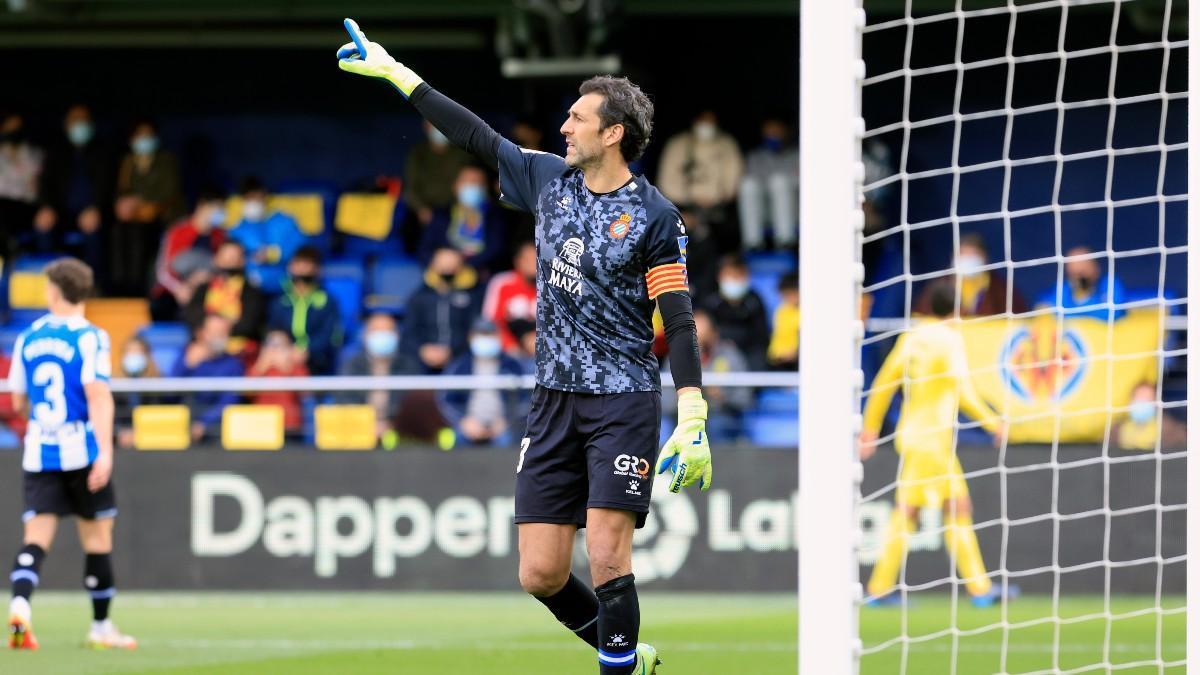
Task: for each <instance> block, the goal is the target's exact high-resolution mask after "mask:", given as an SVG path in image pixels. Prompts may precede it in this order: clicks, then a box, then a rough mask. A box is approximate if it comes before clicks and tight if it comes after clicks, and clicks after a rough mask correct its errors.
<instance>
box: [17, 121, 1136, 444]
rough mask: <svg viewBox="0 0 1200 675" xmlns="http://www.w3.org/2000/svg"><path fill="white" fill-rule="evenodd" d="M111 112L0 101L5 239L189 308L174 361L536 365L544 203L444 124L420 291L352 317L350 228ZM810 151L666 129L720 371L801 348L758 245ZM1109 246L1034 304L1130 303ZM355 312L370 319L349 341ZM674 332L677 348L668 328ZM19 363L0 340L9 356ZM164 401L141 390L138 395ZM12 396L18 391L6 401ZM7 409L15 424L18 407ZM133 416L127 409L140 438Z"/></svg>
mask: <svg viewBox="0 0 1200 675" xmlns="http://www.w3.org/2000/svg"><path fill="white" fill-rule="evenodd" d="M96 129H97V125H96V123H95V121H94V120H93V116H92V112H91V110H89V108H88V107H86V106H83V105H75V106H72V107H71V108H69V109H68V110H67V111H66V113H65V115H64V117H63V122H62V131H61V135H60V137H59V138H58V139H57V140H56V141H55V142H52V143H47V144H44V145H45V148H43V144H39V143H36V142H34V140H33V139H32V138H30V136H29V135H28V134H27V133H25V124H24V119H23V118H22V117H21V116H20V115H17V114H8V115H6V116H2V117H0V253H3V254H4V255H5V257H6V258H7V259H10V260H11V259H12V258H14V257H18V256H21V255H35V256H49V255H58V254H70V255H75V256H77V257H79V258H81V259H83V260H85V261H87V262H88V263H89V264H91V265H92V266H93V267H94V268H95V269H96V270H97V273H98V281H99V283H100V286H101V289H102V292H103V293H104V294H105V295H109V296H117V297H144V298H146V299H147V300H148V301H149V309H150V313H151V316H152V318H153V319H154V320H155V321H157V322H182V323H183V324H185V325H186V326H187V328H188V331H189V332H190V335H191V341H190V343H189V344H188V345H187V347H186V348H185V349H184V350H183V352H182V354H181V356H180V357H179V359H178V360H177V362H176V363H175V365H174V368H173V369H172V370H171V372H167V373H162V374H164V375H174V376H179V377H211V376H231V377H237V376H242V375H244V374H249V375H255V376H262V377H296V376H303V375H309V374H311V375H332V374H343V375H413V374H415V375H437V374H440V373H448V374H472V373H474V374H520V373H530V372H532V370H533V359H534V344H535V338H536V324H535V305H536V288H535V271H536V266H537V252H536V249H535V246H534V244H533V243H532V241H530V238H531V235H532V227H531V225H530V222H529V218H528V217H527V216H524V215H522V214H517V213H515V212H513V211H512V210H511V209H508V208H506V207H505V206H504V205H503V204H502V203H501V202H500V201H499V200H498V199H497V198H496V197H497V194H496V193H497V189H496V179H495V176H494V175H489V173H488V172H487V171H485V170H484V169H483V168H481V167H480V166H479V165H478V164H476V163H474V161H473V159H472V158H471V157H470V156H469V155H467V154H466V153H465V152H463V151H462V150H460V149H458V148H456V147H454V146H453V145H451V144H450V143H449V142H448V141H447V139H446V137H445V136H444V135H443V134H442V133H441V132H439V131H438V130H437V129H435V128H434V127H432V126H431V125H429V124H427V123H426V124H425V126H424V130H425V138H424V139H422V140H421V141H420V142H419V143H417V144H416V145H415V146H413V147H412V148H411V150H410V151H409V153H408V157H407V159H406V162H405V165H404V170H405V172H404V183H403V191H402V194H401V198H402V199H403V201H404V205H405V212H406V213H407V214H408V215H407V217H405V218H403V220H402V222H400V223H399V224H398V225H397V233H396V236H395V237H394V238H392V239H389V242H391V244H389V245H394V246H395V247H396V248H397V249H402V250H397V251H396V254H399V255H407V256H409V257H410V258H411V259H413V260H415V261H416V262H417V264H419V265H420V266H421V268H422V270H423V278H422V279H421V283H420V284H419V286H418V287H417V288H416V290H415V291H414V292H413V293H412V294H411V296H409V297H407V298H403V299H402V300H403V302H402V303H401V311H398V312H396V313H388V312H382V311H376V312H370V311H369V310H368V314H367V315H366V316H363V317H360V320H361V325H359V324H358V322H355V323H356V325H355V326H353V327H350V326H348V325H346V320H345V317H344V316H343V313H342V311H341V308H339V305H338V300H337V297H336V295H335V294H334V293H331V292H330V291H329V290H328V289H327V288H326V286H325V284H324V281H323V277H322V270H323V263H324V262H325V261H326V260H327V259H328V258H329V257H330V256H331V255H336V254H337V246H338V241H337V240H336V239H335V240H333V242H332V244H331V243H330V242H329V240H323V241H322V242H320V243H321V245H319V246H318V245H314V244H317V243H318V242H315V241H314V240H313V239H312V238H310V237H307V236H306V235H305V234H304V233H303V232H302V231H301V229H300V227H299V225H298V223H297V222H296V221H295V220H294V219H293V218H292V217H291V216H290V215H288V214H287V213H285V212H283V211H279V210H275V209H273V208H272V207H271V194H270V193H269V190H268V189H267V185H266V184H265V183H264V182H263V181H262V180H260V179H259V178H257V177H254V176H246V177H244V178H243V179H242V181H241V183H240V185H239V186H238V189H237V191H236V193H234V194H232V195H231V194H227V193H226V192H224V191H223V190H220V189H216V188H211V187H210V188H205V189H202V190H200V191H199V192H198V194H196V196H195V198H194V199H193V200H191V201H190V204H189V203H188V201H187V200H186V199H185V197H184V190H183V188H182V186H181V179H180V175H181V169H180V166H179V162H178V161H177V159H176V157H175V155H173V154H172V153H171V152H170V151H169V150H168V149H166V148H165V147H163V144H162V143H161V142H160V139H159V133H158V129H157V127H156V126H155V124H154V123H153V122H150V121H140V122H138V123H136V124H135V125H133V126H132V127H131V128H130V130H129V133H128V135H127V137H126V139H125V140H126V143H125V147H124V150H123V151H122V152H119V153H110V152H109V150H108V147H107V146H106V144H105V143H104V142H103V140H102V139H101V138H99V137H98V134H97V132H96ZM510 135H511V136H512V137H513V138H514V139H515V140H517V141H518V142H520V143H521V144H522V145H523V146H525V147H529V148H531V149H543V143H544V135H543V133H542V131H541V130H540V129H539V128H538V125H537V124H535V123H532V122H530V121H529V120H520V121H518V122H517V124H516V125H515V126H514V127H513V129H512V131H511V134H510ZM864 160H865V161H866V163H867V171H868V173H869V174H872V175H877V174H878V175H885V174H886V173H888V172H889V171H891V169H889V168H888V163H889V162H890V156H889V153H888V150H887V148H886V147H885V146H883V145H882V144H875V145H873V146H870V147H867V148H864ZM797 168H798V150H797V147H796V144H795V140H794V137H793V135H792V127H791V125H790V124H789V123H788V122H787V121H785V120H784V119H782V118H771V119H766V120H763V122H762V125H761V142H760V143H759V144H758V145H756V146H755V147H753V148H750V149H749V150H748V152H745V153H743V150H742V149H741V148H740V147H739V145H738V143H737V142H736V141H735V139H734V138H733V136H732V135H730V134H729V133H727V132H726V131H724V130H722V128H721V126H720V120H719V119H718V117H717V114H716V113H715V112H713V111H711V110H705V111H701V112H700V113H699V114H697V115H696V116H695V118H694V120H693V123H692V124H691V126H690V127H689V128H687V129H685V130H682V131H679V132H678V133H676V134H674V135H670V136H669V137H667V139H666V142H665V144H664V146H663V149H662V152H661V155H660V158H659V162H658V166H657V170H656V175H655V177H654V178H655V183H656V185H657V186H658V187H659V189H660V190H661V191H662V192H663V193H664V195H665V196H666V197H667V198H669V199H670V200H672V201H673V202H674V203H675V204H676V205H678V206H679V208H680V211H681V213H682V215H683V218H684V220H685V221H686V224H687V231H688V236H689V241H688V244H687V248H688V268H689V277H690V281H691V283H692V287H693V293H694V295H695V307H696V308H697V318H696V322H697V327H698V331H699V339H700V347H701V354H702V361H703V364H704V367H705V368H706V369H707V370H710V371H713V372H739V371H761V370H768V369H778V370H794V369H795V368H796V367H797V364H798V354H799V340H800V335H799V323H800V306H799V292H798V278H797V276H796V274H794V273H786V272H785V273H781V274H780V276H779V279H778V286H777V288H775V290H777V297H776V298H773V299H772V302H771V304H770V305H769V304H768V303H767V302H766V301H765V300H764V298H763V297H762V296H761V295H760V294H759V293H758V292H756V291H755V290H754V288H753V287H752V283H751V269H750V267H749V266H748V265H747V261H746V254H754V253H756V252H759V251H764V250H768V249H771V248H776V249H781V250H784V251H794V250H795V247H796V245H797V239H798V231H799V225H798V219H799V209H798V176H797ZM876 177H878V176H876ZM230 197H237V199H230ZM886 199H887V194H886V190H885V189H881V190H876V191H875V192H873V193H872V194H869V195H868V199H867V202H866V204H865V207H866V210H867V223H866V225H867V229H868V231H878V230H879V229H880V228H882V227H884V221H885V220H886V211H887V209H886V208H885V207H883V206H881V204H882V203H883V202H885V201H886ZM234 205H236V206H234ZM188 206H190V210H188V209H187V207H188ZM331 246H332V248H331ZM731 251H732V253H731ZM1101 257H1102V254H1095V253H1093V252H1091V251H1090V250H1088V249H1085V248H1076V249H1072V250H1071V251H1069V252H1068V255H1067V262H1066V265H1065V271H1064V277H1063V280H1062V285H1061V288H1053V289H1049V290H1048V291H1047V292H1046V293H1045V294H1044V295H1042V296H1040V297H1038V298H1037V302H1036V304H1037V306H1044V305H1050V306H1058V307H1062V308H1063V310H1064V311H1065V312H1067V313H1070V314H1071V315H1078V316H1093V317H1097V318H1107V317H1108V311H1109V310H1108V307H1109V306H1110V303H1119V302H1121V301H1122V299H1123V298H1124V289H1123V288H1122V287H1121V285H1120V283H1119V281H1118V280H1116V279H1115V278H1113V277H1110V276H1109V275H1108V274H1106V273H1105V271H1104V270H1103V269H1101V266H1100V264H1099V263H1098V258H1101ZM867 262H868V264H870V263H871V261H870V260H868V261H867ZM948 269H949V273H950V274H952V275H953V276H954V278H955V279H957V280H958V283H959V291H960V293H959V295H960V298H961V314H962V315H963V316H987V315H992V314H999V313H1003V312H1006V311H1012V312H1017V313H1019V312H1023V311H1026V309H1027V308H1028V306H1027V304H1026V302H1025V299H1024V298H1023V297H1022V296H1021V294H1020V293H1019V292H1018V291H1017V290H1016V289H1015V288H1013V287H1012V284H1011V280H1010V279H1009V278H1008V277H1007V275H1006V274H1005V270H1004V266H1003V264H1002V263H1000V264H997V263H996V261H994V260H993V259H992V258H991V257H990V256H989V253H988V250H987V245H986V243H985V241H984V239H983V238H982V237H980V236H978V235H976V234H971V233H969V232H966V233H963V234H962V236H961V237H960V239H959V248H958V250H957V251H956V252H955V254H954V256H953V259H952V260H951V261H950V264H949V268H948ZM759 288H760V290H761V289H762V286H759ZM865 300H866V302H867V303H869V301H870V299H869V298H867V299H865ZM927 305H928V297H927V296H926V295H923V294H919V295H918V296H917V297H916V299H915V303H914V305H913V310H914V311H915V312H916V313H922V312H924V311H925V310H926V309H927ZM864 306H865V307H869V304H868V305H864ZM1120 314H1121V311H1120V310H1118V311H1117V316H1120ZM352 328H353V329H356V330H352ZM348 333H357V334H358V335H357V338H356V339H354V340H353V342H352V343H351V344H347V337H346V336H347V334H348ZM656 345H657V347H656V349H657V351H658V355H659V356H660V358H661V357H662V356H664V355H665V342H664V341H662V340H659V341H658V342H657V343H656ZM151 352H152V349H151V345H148V344H147V343H146V342H145V340H143V339H141V338H138V337H135V338H134V339H133V340H131V341H130V342H129V343H127V344H125V345H120V346H119V353H120V364H119V366H118V372H119V373H121V374H123V375H125V376H127V377H154V376H155V375H158V374H159V373H157V371H156V370H155V368H154V363H153V359H152V358H150V355H151ZM6 367H7V365H6V363H5V361H3V360H0V371H2V370H4V369H5V368H6ZM510 394H511V392H496V391H457V392H443V393H441V394H439V395H437V396H434V395H433V394H431V393H430V394H426V395H420V394H415V393H414V394H404V393H402V392H396V391H373V392H361V393H357V394H346V395H344V396H340V397H339V400H344V401H345V402H358V403H364V404H369V405H371V406H373V407H374V408H375V410H376V412H377V419H378V420H379V428H378V429H377V431H378V434H379V437H380V439H381V441H386V439H393V440H394V439H395V438H396V437H397V435H405V434H415V435H421V434H425V433H426V432H425V431H421V430H422V429H426V428H427V427H428V428H434V429H437V428H438V427H437V426H436V425H434V426H432V427H430V426H429V425H428V424H426V422H427V420H426V418H427V417H429V416H433V417H437V418H440V419H441V420H442V421H443V422H444V426H447V427H449V428H452V429H453V430H454V432H455V438H456V439H457V442H459V443H467V444H494V443H507V442H509V441H510V440H511V439H512V438H513V434H514V433H518V432H519V431H520V429H519V425H520V420H519V419H518V418H519V414H518V411H519V410H521V409H522V406H523V405H524V401H523V400H521V398H520V397H519V396H516V395H515V394H512V395H510ZM246 398H247V400H251V401H256V402H270V403H275V404H278V405H280V406H281V407H282V408H283V409H284V411H285V426H286V428H287V429H288V430H289V432H293V433H301V432H302V429H303V426H304V419H305V411H304V405H305V401H304V400H303V399H302V397H300V396H297V395H296V394H294V393H261V394H257V395H254V396H250V397H246ZM143 399H145V400H143ZM157 400H158V399H157V398H155V397H149V398H147V397H131V398H129V399H126V404H127V405H134V404H136V403H138V402H139V401H140V402H153V401H157ZM237 400H239V397H238V396H237V395H236V394H233V393H229V392H212V393H209V394H203V395H197V396H194V397H192V399H191V400H190V401H189V404H190V405H191V407H192V420H193V428H192V434H193V436H194V438H196V439H205V438H212V437H213V434H214V433H215V431H214V430H215V429H216V428H217V426H218V424H217V423H218V422H219V419H220V414H221V409H222V408H223V406H225V405H227V404H228V403H231V402H234V401H237ZM709 400H710V406H711V407H710V410H711V415H712V417H711V419H710V426H711V428H712V433H713V436H714V438H720V439H723V440H732V439H734V438H737V437H738V436H739V435H740V434H741V433H742V431H741V427H742V425H741V422H740V418H741V416H742V414H743V413H745V412H746V411H747V410H748V409H750V408H751V407H752V406H753V403H754V401H753V392H752V391H751V390H738V389H736V388H735V389H724V390H716V389H714V390H713V391H711V392H710V393H709ZM3 406H4V400H3V399H0V418H4V417H5V412H4V408H3ZM126 412H128V411H127V410H126ZM6 424H7V426H8V431H15V430H16V426H15V425H16V424H17V422H16V421H15V420H9V421H8V422H6ZM414 429H416V430H417V431H413V430H414ZM129 431H130V430H129V429H128V428H127V427H122V429H121V430H119V434H120V436H121V439H122V442H123V443H128V440H129V439H128V434H129ZM3 440H4V439H3V438H0V445H2V444H3V443H2V442H3Z"/></svg>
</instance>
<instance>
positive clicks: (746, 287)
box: [721, 279, 750, 300]
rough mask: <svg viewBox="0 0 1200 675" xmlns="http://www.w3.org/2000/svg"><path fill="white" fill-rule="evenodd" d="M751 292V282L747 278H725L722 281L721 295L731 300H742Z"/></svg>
mask: <svg viewBox="0 0 1200 675" xmlns="http://www.w3.org/2000/svg"><path fill="white" fill-rule="evenodd" d="M749 292H750V282H749V281H746V280H745V279H725V280H724V281H722V282H721V295H723V296H725V297H726V298H729V299H730V300H741V299H742V298H744V297H746V293H749Z"/></svg>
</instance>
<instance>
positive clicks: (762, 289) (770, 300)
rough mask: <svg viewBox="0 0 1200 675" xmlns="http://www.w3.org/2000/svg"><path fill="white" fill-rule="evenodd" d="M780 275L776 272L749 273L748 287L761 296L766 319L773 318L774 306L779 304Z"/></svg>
mask: <svg viewBox="0 0 1200 675" xmlns="http://www.w3.org/2000/svg"><path fill="white" fill-rule="evenodd" d="M782 276H783V275H782V274H778V273H776V272H751V273H750V288H753V289H754V292H755V293H758V297H760V298H762V301H763V307H765V308H766V310H767V320H768V321H771V320H773V319H774V318H775V308H776V307H778V306H779V279H780V278H781V277H782Z"/></svg>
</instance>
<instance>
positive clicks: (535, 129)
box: [512, 117, 546, 151]
mask: <svg viewBox="0 0 1200 675" xmlns="http://www.w3.org/2000/svg"><path fill="white" fill-rule="evenodd" d="M545 138H546V135H545V134H544V133H542V129H541V127H539V126H538V123H537V122H536V121H535V120H533V119H531V118H528V117H522V118H520V119H518V120H517V121H516V122H514V123H513V128H512V140H513V142H514V143H516V144H517V145H519V146H521V147H522V148H525V149H526V150H539V151H545V148H543V147H542V142H543V141H544V140H545Z"/></svg>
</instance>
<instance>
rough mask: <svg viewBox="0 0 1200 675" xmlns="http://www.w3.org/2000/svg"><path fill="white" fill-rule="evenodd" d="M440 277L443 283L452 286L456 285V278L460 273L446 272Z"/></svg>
mask: <svg viewBox="0 0 1200 675" xmlns="http://www.w3.org/2000/svg"><path fill="white" fill-rule="evenodd" d="M438 276H439V277H441V279H442V281H444V282H446V284H447V285H452V284H453V283H454V277H456V276H458V272H444V273H442V274H439V275H438Z"/></svg>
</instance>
